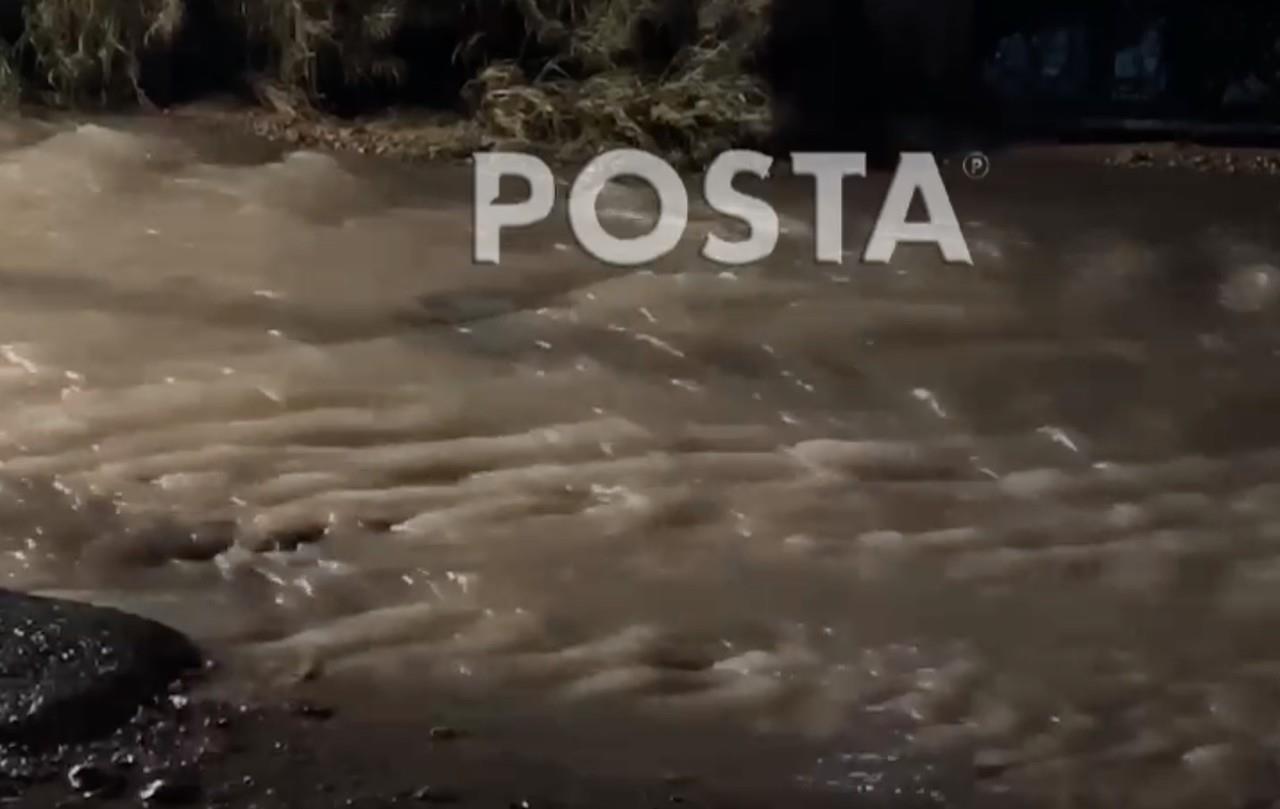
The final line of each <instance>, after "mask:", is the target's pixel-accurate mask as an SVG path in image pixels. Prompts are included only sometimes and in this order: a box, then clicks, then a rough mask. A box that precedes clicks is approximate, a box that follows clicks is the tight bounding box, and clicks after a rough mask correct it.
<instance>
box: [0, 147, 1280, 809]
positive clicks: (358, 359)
mask: <svg viewBox="0 0 1280 809" xmlns="http://www.w3.org/2000/svg"><path fill="white" fill-rule="evenodd" d="M0 142H2V143H3V152H0V223H2V224H0V233H3V245H4V249H3V257H2V258H0V397H2V400H3V407H2V408H0V462H2V468H0V475H2V476H3V481H4V483H3V488H2V489H0V513H3V515H4V521H3V525H4V531H3V532H0V576H2V577H3V583H4V584H5V585H6V586H9V587H13V588H18V589H23V590H29V591H38V592H43V593H58V594H63V595H72V596H74V597H77V598H84V599H88V600H94V601H98V602H102V603H109V604H115V605H119V606H123V607H126V608H129V609H132V610H135V611H138V612H141V613H144V614H146V615H149V616H152V617H156V618H159V619H161V620H164V621H167V622H169V623H171V624H173V625H175V626H178V627H180V628H182V629H184V630H186V631H188V632H189V633H191V634H192V635H193V636H194V637H196V638H197V639H198V640H200V641H202V642H203V643H205V644H206V645H208V646H209V647H210V648H213V649H216V650H218V651H219V653H220V654H222V655H224V656H225V657H226V658H227V659H228V660H230V661H233V665H232V666H231V671H233V672H235V673H234V674H233V675H230V676H235V677H240V678H243V679H244V680H245V681H246V682H248V683H250V684H252V685H255V686H259V685H260V686H263V687H274V686H276V685H279V684H282V683H286V684H287V683H290V682H296V681H299V680H304V679H307V678H318V680H319V681H325V682H341V683H345V684H348V685H350V686H351V688H350V689H348V690H347V691H346V692H345V693H348V694H350V695H352V697H351V703H352V705H358V704H359V703H360V702H361V699H362V698H363V697H362V695H365V694H373V693H378V694H380V695H382V696H384V697H385V696H387V695H392V696H393V701H394V695H395V694H405V695H418V694H423V693H429V694H430V695H431V699H432V700H434V701H435V704H436V705H439V704H441V703H445V704H448V703H449V701H451V700H456V701H458V702H459V703H463V702H467V701H468V700H470V701H471V703H472V704H478V705H481V706H487V708H488V709H489V710H490V712H491V713H492V714H494V715H498V716H502V715H509V714H510V713H511V712H513V711H515V710H517V707H516V706H521V709H529V710H530V711H534V712H537V711H542V712H544V713H543V715H544V716H551V717H561V718H563V717H567V716H571V715H576V714H575V712H582V713H584V714H585V713H589V712H590V711H591V710H593V706H594V708H595V709H599V708H602V707H606V706H607V713H606V715H607V716H612V717H614V721H615V726H614V727H612V732H613V733H615V735H616V737H617V738H619V739H625V738H633V739H639V738H646V739H647V738H650V737H649V736H647V735H646V736H643V737H642V736H641V735H640V734H639V733H638V732H637V733H636V734H635V735H634V736H633V735H632V732H631V730H630V729H629V725H628V723H630V722H637V723H639V722H653V723H656V725H655V726H656V727H660V728H665V729H666V731H664V732H668V733H671V734H673V735H675V736H678V735H679V734H680V732H681V728H685V727H689V726H692V725H693V724H695V723H696V724H698V725H699V726H701V727H707V726H711V727H714V728H718V729H719V731H720V732H721V733H722V735H721V736H719V737H718V738H720V739H721V742H720V744H722V745H723V747H722V748H721V749H719V750H715V751H710V752H706V751H704V756H705V758H707V759H715V758H717V757H723V758H724V759H725V760H729V759H732V758H733V756H734V755H735V753H734V750H733V749H732V747H733V745H734V744H735V743H736V742H735V741H724V739H731V740H741V743H742V744H743V745H747V744H748V743H749V740H752V739H755V740H759V739H767V738H787V739H803V740H804V743H803V749H804V750H806V751H810V750H811V751H812V754H809V753H808V752H806V753H805V757H804V758H802V760H801V763H800V764H797V763H796V761H795V760H790V759H789V760H787V761H786V763H785V764H784V763H783V762H781V761H777V762H775V768H776V769H775V771H774V772H771V773H769V775H770V777H776V778H777V779H789V780H791V781H793V782H794V783H796V784H800V785H806V784H807V785H810V786H812V787H813V788H814V789H820V790H837V791H839V790H846V791H850V792H853V793H859V794H863V795H868V794H893V791H894V790H898V791H899V792H903V791H905V792H912V791H913V790H915V791H916V792H920V791H921V790H924V793H925V794H927V793H928V791H929V790H932V789H934V788H935V787H934V786H932V785H930V786H928V787H927V789H925V787H922V786H921V784H924V783H925V782H926V781H928V780H929V779H927V778H926V779H922V778H920V777H919V774H920V772H922V771H923V770H922V769H920V767H922V765H919V764H918V762H922V761H933V762H949V763H948V764H946V766H948V767H951V768H952V769H951V775H948V776H946V777H941V776H940V778H941V781H942V782H946V781H947V780H948V779H952V780H956V781H957V782H958V783H962V784H965V785H966V786H965V787H964V789H977V790H979V791H980V794H985V795H988V796H1000V795H1003V796H1006V797H1011V798H1013V799H1015V800H1017V801H1019V802H1021V801H1030V802H1032V803H1035V802H1038V801H1041V800H1044V801H1063V800H1066V801H1068V803H1054V804H1053V805H1085V804H1086V803H1087V801H1088V800H1090V799H1105V800H1106V801H1108V802H1110V803H1111V805H1121V804H1123V805H1126V806H1133V807H1139V806H1160V807H1172V806H1183V805H1185V806H1206V805H1217V806H1228V805H1242V802H1245V801H1248V800H1249V799H1252V798H1259V797H1267V798H1272V797H1275V796H1276V795H1277V794H1278V793H1277V790H1280V774H1278V773H1277V770H1276V755H1277V753H1278V752H1280V735H1278V734H1280V679H1278V678H1280V643H1277V641H1276V635H1275V627H1276V626H1277V624H1276V620H1277V619H1280V586H1278V583H1280V420H1278V419H1277V405H1280V331H1278V330H1277V325H1280V321H1277V309H1276V307H1277V305H1280V270H1278V269H1277V268H1276V266H1277V265H1278V264H1280V253H1278V252H1277V248H1278V245H1277V244H1276V240H1275V235H1274V234H1275V230H1274V227H1273V226H1272V223H1273V222H1274V221H1275V217H1276V216H1277V215H1278V214H1280V193H1277V189H1278V188H1280V186H1276V185H1275V183H1274V181H1271V180H1266V179H1261V178H1233V179H1232V180H1230V181H1229V182H1228V181H1224V180H1223V179H1222V178H1213V177H1202V176H1198V175H1194V174H1190V173H1159V172H1145V173H1141V172H1125V171H1119V170H1115V169H1102V168H1095V167H1092V166H1090V165H1087V164H1084V163H1072V162H1061V161H1060V162H1052V161H1048V162H1045V161H1041V162H1037V160H1036V159H1033V158H1029V157H1022V158H1018V159H1017V161H1020V162H1017V161H1015V162H1011V163H1009V164H1006V165H1004V166H1002V164H1001V163H1000V159H999V158H998V157H997V159H996V161H995V170H994V171H993V174H992V175H991V176H990V177H989V178H988V179H987V180H984V181H981V182H974V181H968V180H965V179H964V178H963V177H962V176H960V175H959V174H958V173H957V174H956V175H955V176H954V177H952V176H950V175H949V176H948V179H949V181H950V182H951V183H952V188H953V191H954V198H955V201H956V206H957V209H958V212H959V214H960V217H961V220H962V221H963V222H964V224H965V228H966V234H967V235H968V237H969V239H970V243H971V246H972V247H973V250H974V253H975V259H976V264H975V266H974V267H956V266H945V265H943V264H942V263H940V261H939V260H938V259H937V257H936V255H935V254H934V253H933V252H932V251H931V250H924V249H910V248H904V249H903V250H902V252H900V253H899V255H898V256H897V258H896V260H895V262H894V263H893V264H891V265H889V266H887V267H868V266H861V265H859V264H857V263H856V262H851V263H849V264H846V265H844V266H820V265H816V264H815V263H814V262H813V260H812V259H811V258H810V256H811V254H812V238H813V235H812V231H811V229H810V228H809V226H808V224H807V223H809V222H811V221H812V216H811V213H810V209H811V206H810V205H809V204H808V203H807V202H806V200H807V198H808V192H807V190H806V188H805V187H804V186H803V185H802V184H799V183H790V182H788V181H779V182H778V183H777V184H776V185H775V186H774V187H773V188H771V189H770V194H771V196H772V197H773V198H774V199H775V201H777V202H778V204H779V205H780V207H781V208H782V210H783V212H784V217H783V222H784V225H785V228H784V229H785V231H786V234H785V236H784V244H783V245H782V248H781V249H780V250H779V252H778V254H777V255H776V256H775V257H774V258H773V259H771V260H770V261H769V262H768V263H766V264H764V265H762V266H753V267H749V268H740V269H737V270H726V269H724V268H720V267H712V266H709V265H706V264H703V263H700V262H699V260H698V259H697V258H696V252H697V250H698V248H699V247H700V246H701V239H702V238H703V237H704V236H705V234H706V233H707V232H709V231H710V230H711V229H724V228H726V227H728V226H729V225H731V223H730V222H728V221H725V220H720V219H717V218H715V217H714V216H711V215H709V214H707V213H706V212H703V211H699V210H695V221H694V222H693V224H692V225H691V227H690V229H689V231H688V234H687V238H686V243H685V244H684V245H682V247H681V248H680V249H679V250H678V251H677V252H676V253H675V254H674V255H672V256H671V257H669V258H668V259H666V260H664V261H663V262H662V263H660V264H659V265H657V266H654V267H652V268H648V269H644V270H622V269H611V268H606V267H602V266H600V265H598V264H597V263H595V262H593V261H592V260H591V259H590V258H589V257H587V256H586V255H585V254H583V253H582V252H581V251H579V250H577V248H576V247H574V246H573V244H572V242H571V239H570V237H569V235H568V231H567V228H566V227H564V226H563V224H551V225H547V226H543V227H540V228H537V229H535V230H533V231H531V232H529V233H522V234H513V235H511V236H510V237H509V238H508V239H507V240H506V243H505V245H504V261H503V263H502V264H501V265H500V266H497V267H477V266H473V265H472V262H471V244H470V227H471V210H470V207H469V206H470V196H469V183H470V176H469V173H468V169H466V168H465V167H444V166H436V167H407V166H400V165H387V164H381V163H373V162H369V163H366V162H357V161H349V160H338V159H335V158H332V157H328V156H324V155H320V154H314V153H292V154H273V153H271V152H269V151H265V150H253V149H248V148H247V147H241V146H240V145H238V144H236V145H229V144H226V143H214V142H210V139H209V138H201V137H196V136H194V135H192V134H190V133H186V132H183V131H180V130H178V129H176V128H173V127H171V126H167V125H164V124H162V123H155V122H151V123H145V124H143V123H137V122H125V123H119V122H106V123H98V124H85V125H73V124H37V123H32V122H9V123H6V124H4V125H3V127H0ZM1010 160H1011V161H1013V160H1014V159H1013V158H1010ZM1002 168H1003V171H1002ZM883 187H884V181H883V179H877V180H871V181H866V182H865V183H864V184H863V185H856V184H855V185H854V186H851V191H850V195H849V200H850V201H849V212H848V216H847V219H848V226H849V243H850V249H851V252H852V253H853V254H856V252H857V249H858V248H859V247H860V242H859V240H860V239H862V238H865V235H866V230H867V224H868V222H869V221H870V218H871V216H872V215H873V214H874V213H875V209H876V205H877V204H878V200H879V194H880V193H882V190H883ZM605 204H606V206H607V211H606V213H607V215H608V216H610V217H612V218H613V219H615V220H618V221H622V220H630V219H634V218H636V217H637V216H639V217H641V218H643V216H644V213H643V212H644V211H645V210H647V207H646V206H647V205H648V204H649V200H648V197H647V195H645V194H643V193H640V192H636V191H633V190H631V189H629V188H625V187H621V186H620V187H618V188H616V189H614V191H613V192H611V193H610V194H609V195H608V196H607V197H606V201H605ZM695 208H696V206H695ZM624 224H625V223H624ZM344 687H345V686H344ZM416 699H417V697H409V696H406V697H405V698H404V700H403V703H404V705H405V706H408V705H411V704H416V703H415V700H416ZM615 708H616V709H617V711H616V713H614V712H613V711H614V709H615ZM405 709H406V710H408V708H405ZM565 721H568V720H565ZM607 725H608V723H606V726H607ZM637 727H638V725H637ZM609 730H610V729H609V728H608V727H606V735H607V733H608V732H609ZM566 735H568V736H572V733H568V734H566ZM796 744H797V745H799V742H797V743H796ZM618 749H619V750H620V751H623V750H626V745H625V744H621V746H620V747H619V748H618ZM794 749H800V747H799V746H796V747H795V748H794ZM618 755H626V756H631V755H639V753H637V752H635V751H630V752H625V753H623V752H619V754H618ZM902 762H916V763H913V764H911V767H910V768H909V769H910V772H909V773H908V771H907V770H908V768H907V767H906V765H904V764H902ZM763 766H764V767H765V768H766V770H767V767H768V765H763ZM957 768H958V769H957ZM925 769H927V768H925ZM938 788H939V789H941V787H938ZM877 790H878V792H877ZM940 794H941V793H938V795H940ZM935 797H937V796H935ZM1113 798H1114V801H1112V799H1113ZM1073 800H1074V801H1077V803H1070V802H1069V801H1073ZM1233 802H1238V803H1233Z"/></svg>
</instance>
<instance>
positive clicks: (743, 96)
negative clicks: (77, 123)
mask: <svg viewBox="0 0 1280 809" xmlns="http://www.w3.org/2000/svg"><path fill="white" fill-rule="evenodd" d="M195 1H196V0H22V2H23V10H24V16H25V33H24V35H23V37H22V39H21V40H20V41H19V42H16V43H9V46H8V48H7V49H6V50H5V51H4V52H0V99H3V98H4V97H5V95H6V94H10V93H11V94H13V95H16V94H17V89H16V88H17V85H18V82H17V81H15V79H16V77H17V75H18V73H17V69H16V66H17V65H24V66H29V67H27V69H26V73H25V75H23V79H24V82H23V83H22V84H23V87H24V88H25V89H26V91H27V93H28V94H29V95H32V94H34V95H38V96H39V97H40V98H42V99H43V100H46V101H53V102H55V103H59V104H66V105H86V104H120V103H132V102H135V101H138V100H141V101H143V102H145V101H146V99H145V98H143V94H142V90H141V86H142V84H143V83H144V82H143V70H144V65H145V64H146V61H145V58H144V57H145V56H146V55H147V54H152V55H155V54H160V55H161V57H163V54H164V52H165V50H166V49H167V48H170V47H172V44H173V43H174V41H175V38H176V37H177V36H178V34H179V33H180V32H181V31H182V26H183V23H184V20H185V19H186V18H187V17H188V14H187V13H186V12H187V11H188V8H187V6H188V4H191V3H194V2H195ZM209 2H212V3H213V4H214V7H215V8H218V9H219V10H220V12H221V13H222V14H224V15H229V17H228V19H231V20H232V21H233V23H234V24H235V25H236V26H237V27H238V29H239V30H240V31H241V33H242V35H243V40H244V42H245V47H246V50H247V51H252V52H254V53H262V54H265V56H264V57H263V58H261V59H260V60H259V61H260V63H259V64H257V65H255V66H254V67H255V68H256V69H257V70H258V71H259V75H258V76H257V82H256V85H257V86H259V87H261V88H263V89H262V92H261V94H260V95H261V97H262V98H263V100H265V101H267V102H268V103H269V104H270V105H271V106H274V107H277V108H286V109H290V110H293V111H296V110H297V109H298V108H300V107H301V108H309V107H310V105H311V104H315V105H317V106H320V107H323V104H324V97H325V94H326V90H327V89H332V84H333V83H334V82H335V81H336V82H339V83H341V84H342V85H344V86H347V87H353V86H359V85H361V84H362V83H366V82H377V83H380V84H381V85H383V86H394V85H395V84H396V83H398V82H401V81H403V80H404V79H405V77H406V75H407V74H408V73H409V72H410V70H411V69H412V65H410V64H407V63H406V58H410V59H411V58H412V57H413V54H405V53H396V49H395V47H394V44H395V42H396V37H397V35H398V34H399V33H400V32H401V31H403V30H405V29H406V28H407V27H413V26H417V27H418V28H422V27H430V26H439V27H441V29H442V30H443V29H445V28H447V29H448V30H450V31H456V32H457V34H458V35H457V42H456V48H455V49H454V53H453V54H452V56H453V58H454V59H455V60H461V61H463V62H465V63H466V64H467V66H468V67H469V68H471V69H472V70H473V71H474V75H475V76H476V78H475V79H474V80H473V81H472V82H471V83H470V84H469V85H468V86H467V88H466V91H465V92H464V94H463V99H464V103H465V107H466V110H467V111H469V112H470V113H472V114H473V115H474V117H475V119H476V120H477V121H478V122H479V124H480V127H481V129H482V131H483V140H484V141H485V142H487V143H489V144H491V145H507V146H512V145H519V146H523V147H525V148H532V147H541V148H545V149H549V150H552V151H554V152H556V153H557V154H559V155H560V156H562V157H569V158H574V157H577V156H585V155H588V154H591V153H594V152H596V151H598V150H599V149H600V148H604V147H607V146H613V145H628V146H641V147H645V148H649V149H655V150H659V151H663V152H666V153H667V154H669V155H670V156H672V157H673V158H675V159H683V160H686V161H688V162H701V161H702V160H703V159H704V158H705V157H706V156H707V155H708V154H709V153H711V152H713V151H718V150H720V149H722V148H724V147H725V146H728V145H733V144H737V143H742V142H744V141H747V140H751V139H753V138H754V137H755V135H756V134H757V133H758V132H760V131H763V130H764V129H767V127H768V110H769V103H768V98H767V96H766V94H765V92H764V89H763V86H762V84H761V83H760V82H759V81H758V80H757V79H755V78H754V77H752V76H751V75H750V74H749V73H748V71H747V70H746V66H745V65H744V64H743V61H742V58H743V55H744V54H748V53H750V52H751V50H752V48H753V47H754V46H755V44H756V43H757V42H758V40H759V38H760V37H762V36H763V31H764V20H765V18H766V13H765V12H766V5H767V3H768V2H769V0H685V3H684V5H683V6H681V4H680V3H665V2H663V0H349V2H347V3H344V4H338V3H335V2H333V0H209ZM672 8H682V9H683V10H684V11H685V12H687V11H688V10H689V9H696V12H697V15H698V17H697V20H696V24H695V25H694V26H693V30H691V31H689V32H686V34H685V35H684V39H683V40H682V41H680V42H677V43H675V45H676V48H675V56H674V58H671V57H670V55H669V54H668V55H667V56H666V57H665V62H666V63H665V64H663V65H659V66H658V69H657V70H654V69H653V66H652V65H651V64H646V65H645V66H644V67H643V68H642V67H641V64H640V62H641V61H643V59H642V57H644V56H645V54H643V53H640V52H639V50H638V46H637V43H638V38H637V26H638V25H640V24H642V23H643V22H644V21H648V22H649V23H651V24H652V23H654V22H655V21H656V22H657V23H659V24H660V23H661V22H662V15H663V14H664V13H670V10H671V9H672ZM513 12H514V13H516V14H518V15H519V16H518V19H521V20H522V21H523V24H524V32H525V42H524V43H523V44H522V45H521V46H520V48H518V49H517V50H515V51H514V52H505V53H504V52H502V50H501V47H500V45H499V44H495V43H500V42H501V38H500V37H499V36H498V35H497V32H496V31H495V30H493V28H492V27H494V26H497V25H498V24H499V23H500V22H501V21H502V20H504V19H510V16H511V14H512V13H513ZM508 50H510V49H509V48H508ZM162 61H163V60H162V59H161V62H162ZM326 85H329V86H326ZM6 88H8V89H6Z"/></svg>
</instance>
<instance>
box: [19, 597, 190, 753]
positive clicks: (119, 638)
mask: <svg viewBox="0 0 1280 809" xmlns="http://www.w3.org/2000/svg"><path fill="white" fill-rule="evenodd" d="M202 662H203V661H202V657H201V655H200V653H199V651H198V650H197V649H196V647H195V646H194V645H193V644H192V643H191V642H190V641H189V640H188V639H187V638H186V637H184V636H183V635H182V634H180V633H178V632H176V631H174V630H172V629H169V628H168V627H165V626H162V625H160V624H157V623H155V622H153V621H149V620H146V619H144V618H139V617H137V616H134V615H129V614H127V613H124V612H120V611H118V610H114V609H108V608H104V607H95V606H91V605H88V604H80V603H76V602H70V601H62V600H57V599H49V598H39V597H35V596H29V595H23V594H21V593H15V592H11V591H5V590H0V744H3V745H18V746H22V747H28V748H42V747H47V746H52V745H61V744H67V743H72V742H81V741H86V740H89V739H92V738H93V737H95V736H97V735H100V734H105V733H109V732H110V731H112V730H113V729H115V728H116V727H118V726H119V725H121V724H123V723H125V722H127V721H128V720H129V719H130V718H132V717H133V716H134V715H135V714H136V713H137V712H138V710H139V708H141V707H143V706H145V705H147V704H148V703H150V702H152V701H154V700H155V699H156V698H157V697H158V696H160V695H162V694H164V693H165V692H166V690H167V689H168V687H169V685H170V684H171V683H172V682H174V681H175V680H176V679H178V678H179V677H180V676H181V675H182V674H183V673H184V672H185V671H190V670H194V669H196V668H198V667H200V666H201V664H202Z"/></svg>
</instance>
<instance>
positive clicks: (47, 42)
mask: <svg viewBox="0 0 1280 809" xmlns="http://www.w3.org/2000/svg"><path fill="white" fill-rule="evenodd" d="M184 9H185V2H184V0H26V2H25V4H24V5H23V17H24V31H23V34H22V37H21V38H20V40H19V41H18V42H17V43H15V44H14V46H13V47H14V49H15V50H16V51H18V54H17V56H18V59H19V60H20V59H21V58H22V53H21V52H22V51H24V50H29V51H30V57H29V58H30V61H31V64H32V65H33V67H34V70H35V72H36V79H37V81H38V82H39V84H40V85H41V88H42V89H43V90H45V91H47V92H49V93H51V94H52V96H53V98H54V100H56V101H57V102H58V103H62V104H85V103H90V102H93V103H111V102H116V101H120V100H122V99H126V98H132V99H137V98H139V97H140V92H141V90H140V88H141V84H140V82H141V79H142V56H143V54H144V53H145V52H147V51H148V50H152V49H154V50H164V49H165V48H167V47H168V46H169V44H170V43H171V42H172V41H173V38H174V36H175V35H176V34H177V32H178V30H179V28H180V27H181V26H182V22H183V13H184ZM9 64H10V65H12V64H13V62H10V63H9Z"/></svg>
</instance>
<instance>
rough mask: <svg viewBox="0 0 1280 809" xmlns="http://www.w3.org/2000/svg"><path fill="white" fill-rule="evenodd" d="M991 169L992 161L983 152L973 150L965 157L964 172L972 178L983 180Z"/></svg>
mask: <svg viewBox="0 0 1280 809" xmlns="http://www.w3.org/2000/svg"><path fill="white" fill-rule="evenodd" d="M990 171H991V161H990V160H989V159H988V158H987V156H986V155H984V154H983V153H982V152H973V153H971V154H969V155H968V156H966V157H965V159H964V173H965V176H966V177H968V178H969V179H970V180H981V179H982V178H983V177H986V176H987V174H988V173H989V172H990Z"/></svg>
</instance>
